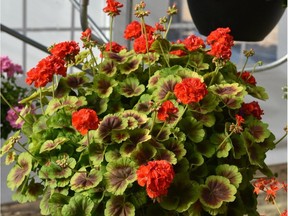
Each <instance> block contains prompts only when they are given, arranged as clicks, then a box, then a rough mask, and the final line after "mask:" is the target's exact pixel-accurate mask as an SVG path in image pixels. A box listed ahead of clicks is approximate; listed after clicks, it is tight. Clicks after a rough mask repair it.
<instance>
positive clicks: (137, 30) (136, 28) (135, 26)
mask: <svg viewBox="0 0 288 216" xmlns="http://www.w3.org/2000/svg"><path fill="white" fill-rule="evenodd" d="M145 28H146V34H153V33H154V31H155V29H154V28H153V27H152V26H150V25H147V24H145ZM141 35H142V27H141V24H140V23H139V22H138V21H133V22H131V23H129V24H128V25H127V26H126V29H125V30H124V38H125V39H127V40H132V39H136V38H139V37H140V36H141Z"/></svg>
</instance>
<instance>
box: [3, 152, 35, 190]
mask: <svg viewBox="0 0 288 216" xmlns="http://www.w3.org/2000/svg"><path fill="white" fill-rule="evenodd" d="M31 169H32V156H31V155H30V154H29V153H28V152H22V153H21V154H20V155H19V157H18V160H17V164H15V166H14V167H13V168H12V169H11V170H10V172H9V174H8V176H7V186H8V188H10V189H11V190H14V189H15V188H17V187H19V186H20V185H21V184H22V183H23V181H24V180H25V178H26V177H27V176H29V174H30V172H31Z"/></svg>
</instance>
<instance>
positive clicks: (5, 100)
mask: <svg viewBox="0 0 288 216" xmlns="http://www.w3.org/2000/svg"><path fill="white" fill-rule="evenodd" d="M0 96H1V98H2V99H3V100H4V102H5V103H6V104H7V105H8V106H9V107H10V108H11V109H12V110H13V111H14V112H15V113H16V115H17V116H18V117H19V118H21V119H23V120H24V121H25V122H26V123H28V122H27V121H26V119H25V118H24V117H23V116H22V115H20V113H19V112H17V111H16V110H15V108H14V107H13V106H12V105H11V104H10V103H9V101H8V100H7V99H6V98H5V97H4V95H2V93H1V92H0Z"/></svg>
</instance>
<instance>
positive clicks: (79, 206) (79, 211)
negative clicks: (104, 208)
mask: <svg viewBox="0 0 288 216" xmlns="http://www.w3.org/2000/svg"><path fill="white" fill-rule="evenodd" d="M93 207H94V203H93V201H92V200H91V199H90V198H89V197H86V196H83V195H82V194H77V193H76V194H75V195H74V196H73V197H72V198H71V199H70V201H69V203H68V204H67V205H64V206H63V208H62V215H65V216H90V215H91V213H92V210H93Z"/></svg>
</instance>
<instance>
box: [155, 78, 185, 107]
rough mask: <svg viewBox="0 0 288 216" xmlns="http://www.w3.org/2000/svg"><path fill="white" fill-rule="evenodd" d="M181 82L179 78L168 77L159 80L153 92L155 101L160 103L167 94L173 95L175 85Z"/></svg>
mask: <svg viewBox="0 0 288 216" xmlns="http://www.w3.org/2000/svg"><path fill="white" fill-rule="evenodd" d="M180 81H181V78H180V77H179V76H175V75H169V76H167V77H165V78H161V79H159V81H158V83H157V88H156V90H155V91H154V92H153V95H154V97H155V100H156V101H161V100H163V99H164V98H165V99H169V98H166V96H167V94H171V95H173V92H174V87H175V85H176V84H177V83H178V82H180Z"/></svg>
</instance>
